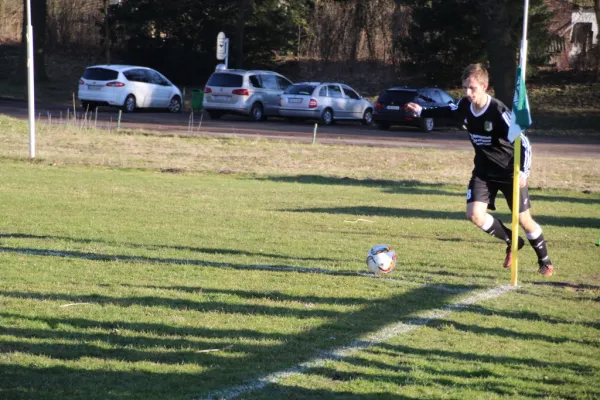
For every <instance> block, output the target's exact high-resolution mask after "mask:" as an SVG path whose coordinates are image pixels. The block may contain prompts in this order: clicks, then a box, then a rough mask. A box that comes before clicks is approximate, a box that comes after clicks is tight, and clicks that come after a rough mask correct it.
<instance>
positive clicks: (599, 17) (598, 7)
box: [594, 0, 600, 81]
mask: <svg viewBox="0 0 600 400" xmlns="http://www.w3.org/2000/svg"><path fill="white" fill-rule="evenodd" d="M594 12H595V14H596V27H597V29H598V32H596V38H597V40H596V57H595V58H596V60H595V61H596V81H600V0H594Z"/></svg>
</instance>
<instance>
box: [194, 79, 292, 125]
mask: <svg viewBox="0 0 600 400" xmlns="http://www.w3.org/2000/svg"><path fill="white" fill-rule="evenodd" d="M291 84H292V82H290V80H289V79H287V78H286V77H284V76H283V75H280V74H278V73H276V72H272V71H246V70H237V69H218V70H217V71H215V72H214V73H213V74H212V75H211V77H210V78H209V79H208V82H207V83H206V87H205V88H204V99H203V107H204V110H205V111H206V112H207V113H208V115H209V116H210V118H211V119H219V118H221V116H223V115H225V114H238V115H244V116H247V117H248V118H249V119H250V120H251V121H263V120H265V119H266V118H267V117H269V116H278V115H279V96H280V95H281V94H282V93H283V91H284V90H285V89H287V88H288V86H290V85H291Z"/></svg>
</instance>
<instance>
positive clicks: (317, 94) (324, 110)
mask: <svg viewBox="0 0 600 400" xmlns="http://www.w3.org/2000/svg"><path fill="white" fill-rule="evenodd" d="M279 115H281V116H282V117H286V118H288V119H289V120H294V119H317V120H320V121H321V123H323V124H325V125H330V124H333V123H334V122H335V121H339V120H351V121H361V122H362V124H363V125H371V123H372V122H373V103H371V102H370V101H369V100H366V99H363V98H362V96H360V95H359V94H358V93H357V92H356V91H355V90H354V89H352V88H351V87H350V86H348V85H345V84H343V83H333V82H302V83H295V84H293V85H292V86H290V87H288V88H287V89H286V91H285V92H283V94H282V95H281V100H280V107H279Z"/></svg>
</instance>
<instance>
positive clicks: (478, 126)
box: [406, 64, 554, 276]
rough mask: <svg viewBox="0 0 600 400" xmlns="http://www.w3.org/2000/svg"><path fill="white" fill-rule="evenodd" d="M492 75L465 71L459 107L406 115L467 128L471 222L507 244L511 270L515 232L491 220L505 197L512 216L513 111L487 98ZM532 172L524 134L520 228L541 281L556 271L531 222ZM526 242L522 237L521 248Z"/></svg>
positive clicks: (477, 67)
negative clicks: (529, 185)
mask: <svg viewBox="0 0 600 400" xmlns="http://www.w3.org/2000/svg"><path fill="white" fill-rule="evenodd" d="M488 82H489V77H488V72H487V70H486V69H485V68H484V67H483V66H482V65H481V64H471V65H469V66H467V68H466V69H465V70H464V72H463V75H462V84H463V89H464V91H465V97H463V98H462V99H461V100H460V101H459V102H458V104H457V105H454V104H450V105H449V106H448V107H437V108H429V109H424V108H423V107H421V106H420V105H419V104H416V103H408V104H407V105H406V109H407V110H410V111H412V112H414V113H415V114H417V115H418V116H420V117H422V118H449V117H450V118H455V119H456V120H457V122H458V123H459V124H461V125H462V124H464V125H466V127H467V130H468V132H469V137H470V139H471V144H472V145H473V148H474V149H475V159H474V163H475V167H474V168H473V173H472V176H471V180H470V182H469V188H468V190H467V219H468V220H470V221H471V222H472V223H474V224H475V225H476V226H478V227H479V228H481V229H483V230H484V231H485V232H486V233H488V234H490V235H492V236H494V237H496V238H498V239H500V240H503V241H504V242H506V244H507V248H506V259H505V260H504V268H510V266H511V264H512V253H511V238H512V231H511V230H510V229H509V228H507V227H506V226H505V225H504V224H503V223H502V222H501V221H500V220H498V219H497V218H495V217H493V216H492V215H490V214H488V208H489V209H491V210H495V209H496V207H495V199H496V194H497V193H498V191H501V192H502V193H503V194H504V197H505V198H506V201H507V202H508V207H509V208H510V209H511V211H512V203H513V189H512V188H513V175H514V174H513V163H514V145H513V143H511V142H510V141H509V140H508V128H509V126H510V117H511V111H510V110H509V109H508V108H507V107H506V106H505V105H504V104H503V103H502V102H501V101H499V100H498V99H495V98H493V97H492V96H490V95H489V94H488V93H487V88H488ZM530 167H531V146H530V144H529V139H527V137H526V136H525V135H523V134H521V170H520V172H519V187H520V189H519V192H520V195H519V199H520V205H519V224H520V225H521V227H523V230H524V231H525V235H526V236H527V239H528V240H529V243H530V244H531V246H532V247H533V249H534V250H535V253H536V255H537V257H538V264H539V270H538V272H539V273H540V274H542V275H543V276H552V274H553V273H554V266H553V265H552V261H550V258H549V257H548V249H547V247H546V241H545V240H544V235H543V234H542V228H541V227H540V226H539V225H538V224H537V223H536V222H535V221H534V220H533V219H532V218H531V213H530V211H529V208H530V207H531V202H530V200H529V194H528V191H527V178H528V177H529V169H530ZM524 244H525V241H524V240H523V239H522V238H521V237H519V243H518V248H519V249H521V248H522V247H523V245H524Z"/></svg>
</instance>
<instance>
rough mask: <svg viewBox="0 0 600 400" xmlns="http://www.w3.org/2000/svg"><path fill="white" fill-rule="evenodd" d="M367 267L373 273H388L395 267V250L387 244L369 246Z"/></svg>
mask: <svg viewBox="0 0 600 400" xmlns="http://www.w3.org/2000/svg"><path fill="white" fill-rule="evenodd" d="M367 267H369V270H370V271H371V272H373V273H375V274H389V273H390V272H392V271H393V270H394V268H396V252H395V251H394V249H392V248H391V247H390V246H388V245H387V244H378V245H375V246H373V247H371V250H369V253H368V254H367Z"/></svg>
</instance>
